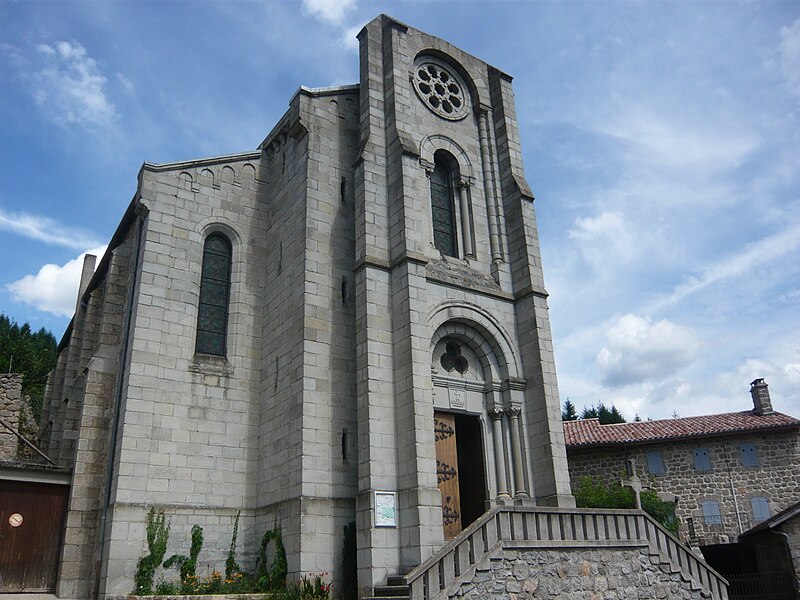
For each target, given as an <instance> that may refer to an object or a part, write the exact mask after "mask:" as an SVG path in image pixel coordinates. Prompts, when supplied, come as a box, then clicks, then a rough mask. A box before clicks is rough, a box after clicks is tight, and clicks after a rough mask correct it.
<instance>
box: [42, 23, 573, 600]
mask: <svg viewBox="0 0 800 600" xmlns="http://www.w3.org/2000/svg"><path fill="white" fill-rule="evenodd" d="M359 42H360V81H359V83H358V84H357V85H353V86H344V87H337V88H325V89H308V88H300V90H299V91H298V92H297V93H296V94H295V95H294V97H293V98H292V99H291V102H290V105H289V110H288V112H287V113H286V114H285V115H284V116H283V117H282V118H281V120H280V121H279V122H278V123H277V124H276V125H275V127H274V129H273V130H272V131H271V132H270V133H269V135H268V136H267V137H266V139H264V141H263V142H262V143H261V145H260V146H259V147H258V148H257V149H256V150H255V151H248V152H244V153H241V154H237V155H231V156H221V157H214V158H207V159H201V160H193V161H186V162H176V163H170V164H150V163H145V164H144V166H143V167H142V169H141V171H140V173H139V180H138V186H137V188H136V191H135V194H134V196H133V199H132V201H131V203H130V205H129V207H128V210H127V212H126V214H125V215H124V217H123V219H122V221H121V223H120V225H119V227H118V229H117V231H116V233H115V234H114V236H113V238H112V240H111V242H110V245H109V247H108V251H107V253H106V255H105V256H103V257H102V259H101V260H100V261H99V263H98V264H96V265H95V264H93V260H92V259H91V258H89V259H87V263H86V265H85V268H84V276H83V279H82V282H81V289H80V293H79V298H78V303H77V306H76V313H75V316H74V318H73V320H72V322H71V324H70V326H69V328H68V330H67V332H66V334H65V335H64V338H63V339H62V341H61V343H60V345H59V356H58V364H57V368H56V370H55V371H54V372H53V374H52V375H51V378H50V382H49V387H48V393H47V399H46V402H45V407H44V412H43V418H42V443H43V446H42V449H43V450H44V451H45V452H46V453H47V454H48V455H49V456H50V457H52V458H53V459H54V460H56V461H57V462H59V463H60V464H61V465H64V466H67V467H71V468H72V471H73V476H72V486H71V492H70V503H69V510H68V513H67V519H66V526H65V533H64V539H63V548H62V554H61V565H60V570H59V576H58V589H57V593H58V595H59V596H61V597H65V598H88V597H94V596H95V595H99V596H100V597H110V596H115V595H120V594H126V593H129V592H131V590H132V589H133V573H134V571H135V568H136V562H137V560H138V559H139V558H140V557H141V556H142V555H143V553H145V552H146V545H145V541H144V540H145V518H146V515H147V512H148V510H149V509H150V508H151V507H158V508H161V509H163V510H164V511H165V513H166V515H167V517H168V518H169V520H170V524H171V536H170V542H169V544H170V545H169V548H168V555H169V554H171V553H173V551H174V552H185V548H186V546H187V544H188V540H189V537H190V529H191V527H192V525H195V524H198V525H201V526H202V527H203V529H204V532H205V540H206V542H205V545H204V547H203V555H202V556H201V558H200V563H201V564H209V565H211V566H212V567H213V566H215V565H220V564H221V563H223V562H224V559H225V555H226V553H227V550H228V545H229V544H230V539H231V531H232V524H233V520H234V518H235V516H236V514H237V513H240V515H241V516H240V525H239V532H240V533H239V541H238V548H239V551H240V556H241V558H242V562H243V565H244V566H247V565H248V564H249V563H248V561H250V563H251V562H252V557H253V555H254V553H255V549H256V547H257V544H258V541H259V540H260V537H261V535H262V534H263V533H264V531H266V530H268V529H271V528H272V527H273V526H275V525H278V526H279V527H280V528H281V531H282V534H283V540H284V544H285V546H286V550H287V557H288V565H289V571H290V574H291V575H295V576H296V575H299V574H303V573H309V572H321V571H324V572H328V573H332V574H333V577H334V579H338V578H340V565H341V560H342V544H343V533H342V532H343V528H344V526H345V525H347V524H348V523H350V522H353V521H354V522H355V523H356V532H357V534H356V538H357V539H356V542H357V556H358V561H357V562H358V578H359V587H360V589H362V590H364V591H368V590H371V589H372V588H374V586H376V585H379V584H381V583H383V582H385V581H386V579H387V576H391V575H394V574H398V573H406V572H408V571H409V570H410V569H412V568H414V567H416V566H418V565H420V564H421V563H424V561H426V560H427V559H429V558H430V557H431V556H432V555H433V554H434V553H435V552H436V551H437V550H438V549H439V548H440V547H442V546H443V544H444V543H445V542H446V541H447V540H449V539H451V538H453V537H454V536H456V535H458V533H459V532H460V531H462V530H463V529H464V528H466V527H468V526H469V525H470V524H471V523H473V522H475V521H476V520H477V519H478V518H479V517H480V516H481V515H482V514H484V513H485V512H486V511H487V510H489V509H491V508H492V507H496V506H504V505H506V506H508V505H514V504H515V503H516V504H517V505H527V506H549V507H562V508H569V507H572V506H574V500H573V498H572V496H571V493H570V481H569V474H568V469H567V460H566V454H565V447H564V437H563V431H562V424H561V420H560V403H559V398H558V390H557V382H556V372H555V365H554V360H553V353H552V340H551V334H550V326H549V319H548V309H547V293H546V291H545V288H544V282H543V276H542V265H541V260H540V254H539V247H538V237H537V230H536V220H535V215H534V198H533V195H532V193H531V190H530V187H529V185H528V183H527V182H526V179H525V174H524V170H523V164H522V158H521V148H520V140H519V133H518V129H517V122H516V115H515V107H514V97H513V92H512V86H511V77H509V76H508V75H506V74H505V73H503V72H501V71H499V70H498V69H496V68H494V67H492V66H490V65H488V64H486V63H484V62H482V61H480V60H478V59H476V58H474V57H472V56H470V55H468V54H466V53H465V52H463V51H461V50H459V49H457V48H455V47H453V46H452V45H450V44H448V43H447V42H445V41H443V40H441V39H438V38H436V37H432V36H430V35H427V34H425V33H422V32H420V31H417V30H414V29H412V28H410V27H408V26H406V25H404V24H402V23H399V22H397V21H395V20H393V19H391V18H389V17H387V16H383V15H382V16H380V17H378V18H376V19H375V20H373V21H372V22H370V23H369V24H367V25H366V26H365V28H364V29H363V30H362V31H361V33H360V34H359Z"/></svg>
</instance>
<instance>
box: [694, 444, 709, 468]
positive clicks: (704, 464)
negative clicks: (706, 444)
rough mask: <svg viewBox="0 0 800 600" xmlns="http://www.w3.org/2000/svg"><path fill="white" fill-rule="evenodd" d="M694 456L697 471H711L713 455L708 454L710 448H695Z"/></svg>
mask: <svg viewBox="0 0 800 600" xmlns="http://www.w3.org/2000/svg"><path fill="white" fill-rule="evenodd" d="M692 455H693V456H694V468H695V469H697V470H698V471H710V470H711V468H712V467H711V455H710V454H709V452H708V448H695V449H694V450H692Z"/></svg>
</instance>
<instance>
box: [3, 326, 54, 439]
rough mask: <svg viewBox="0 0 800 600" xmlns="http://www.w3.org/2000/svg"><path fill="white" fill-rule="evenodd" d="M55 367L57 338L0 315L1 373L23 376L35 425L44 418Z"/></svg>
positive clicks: (24, 388)
mask: <svg viewBox="0 0 800 600" xmlns="http://www.w3.org/2000/svg"><path fill="white" fill-rule="evenodd" d="M55 365H56V338H55V337H54V336H53V334H52V333H50V332H49V331H47V330H46V329H45V328H44V327H43V328H41V329H40V330H39V331H37V332H33V331H31V326H30V325H29V324H28V323H25V324H24V325H22V326H21V327H20V326H19V325H17V324H16V323H15V322H14V321H13V320H11V319H10V318H9V317H7V316H6V315H4V314H0V373H8V372H11V373H21V374H22V395H23V397H25V396H28V397H30V400H29V401H30V407H31V412H32V413H33V417H34V419H35V420H36V423H37V424H38V423H39V419H40V418H41V416H42V400H43V399H44V389H45V385H46V383H47V374H48V373H50V371H52V370H53V368H54V367H55Z"/></svg>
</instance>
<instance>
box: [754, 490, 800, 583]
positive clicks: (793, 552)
mask: <svg viewBox="0 0 800 600" xmlns="http://www.w3.org/2000/svg"><path fill="white" fill-rule="evenodd" d="M739 543H740V544H745V545H747V546H750V547H752V549H753V551H754V555H755V559H756V563H757V567H758V572H759V573H761V574H762V575H763V574H767V573H769V574H772V576H771V579H776V578H786V579H787V580H788V579H791V580H792V582H793V586H794V594H795V596H794V597H795V598H800V502H796V503H795V504H793V505H791V506H790V507H788V508H786V509H784V510H782V511H781V512H779V513H778V514H776V515H774V516H772V517H770V518H769V519H767V520H765V521H762V522H761V523H759V524H758V525H756V526H755V527H752V528H750V529H748V530H747V531H745V532H744V533H742V534H741V535H739Z"/></svg>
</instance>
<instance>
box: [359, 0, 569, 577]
mask: <svg viewBox="0 0 800 600" xmlns="http://www.w3.org/2000/svg"><path fill="white" fill-rule="evenodd" d="M359 42H360V90H359V107H360V118H359V150H358V156H357V159H356V162H355V172H354V180H355V186H354V187H355V190H354V191H355V198H356V206H355V219H356V223H355V280H356V332H357V333H356V336H357V339H356V368H357V414H358V497H357V501H356V512H357V528H358V540H357V542H358V549H359V561H358V562H359V584H360V586H362V588H366V587H369V586H373V585H375V584H377V583H380V582H381V581H382V580H385V577H386V576H387V575H391V574H393V573H397V572H403V571H405V570H408V569H409V568H412V567H414V566H416V565H418V564H419V563H420V562H422V561H424V560H425V559H426V558H428V557H429V556H430V555H431V554H432V553H433V552H435V551H436V549H437V548H438V547H440V546H441V545H442V544H443V543H444V541H445V540H446V539H448V538H450V537H452V536H453V535H456V534H457V533H458V531H460V530H461V529H462V528H464V527H466V526H468V525H469V523H470V522H472V521H474V520H475V518H477V516H479V515H480V514H482V513H483V512H484V511H485V510H486V509H487V508H489V507H491V506H492V505H495V504H497V503H508V502H514V501H518V502H527V503H535V504H539V505H551V506H574V499H573V498H572V496H571V495H570V488H569V474H568V471H567V461H566V454H565V450H564V440H563V432H562V426H561V419H560V403H559V398H558V388H557V382H556V374H555V365H554V360H553V353H552V339H551V333H550V325H549V317H548V309H547V293H546V291H545V288H544V281H543V277H542V266H541V260H540V256H539V246H538V236H537V232H536V221H535V215H534V199H533V194H532V193H531V190H530V188H529V186H528V184H527V182H526V180H525V175H524V171H523V165H522V157H521V148H520V141H519V134H518V131H517V121H516V114H515V108H514V97H513V92H512V88H511V77H509V76H508V75H506V74H505V73H503V72H501V71H499V70H497V69H495V68H494V67H491V66H490V65H488V64H486V63H484V62H482V61H480V60H478V59H476V58H474V57H472V56H470V55H468V54H466V53H465V52H463V51H461V50H459V49H458V48H455V47H454V46H452V45H450V44H449V43H447V42H445V41H444V40H441V39H438V38H436V37H432V36H430V35H427V34H425V33H422V32H420V31H417V30H415V29H412V28H411V27H408V26H407V25H404V24H402V23H399V22H398V21H396V20H394V19H392V18H390V17H387V16H385V15H381V16H379V17H378V18H376V19H374V20H373V21H371V22H370V23H369V24H367V26H366V27H365V28H364V29H363V30H362V31H361V33H360V34H359Z"/></svg>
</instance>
